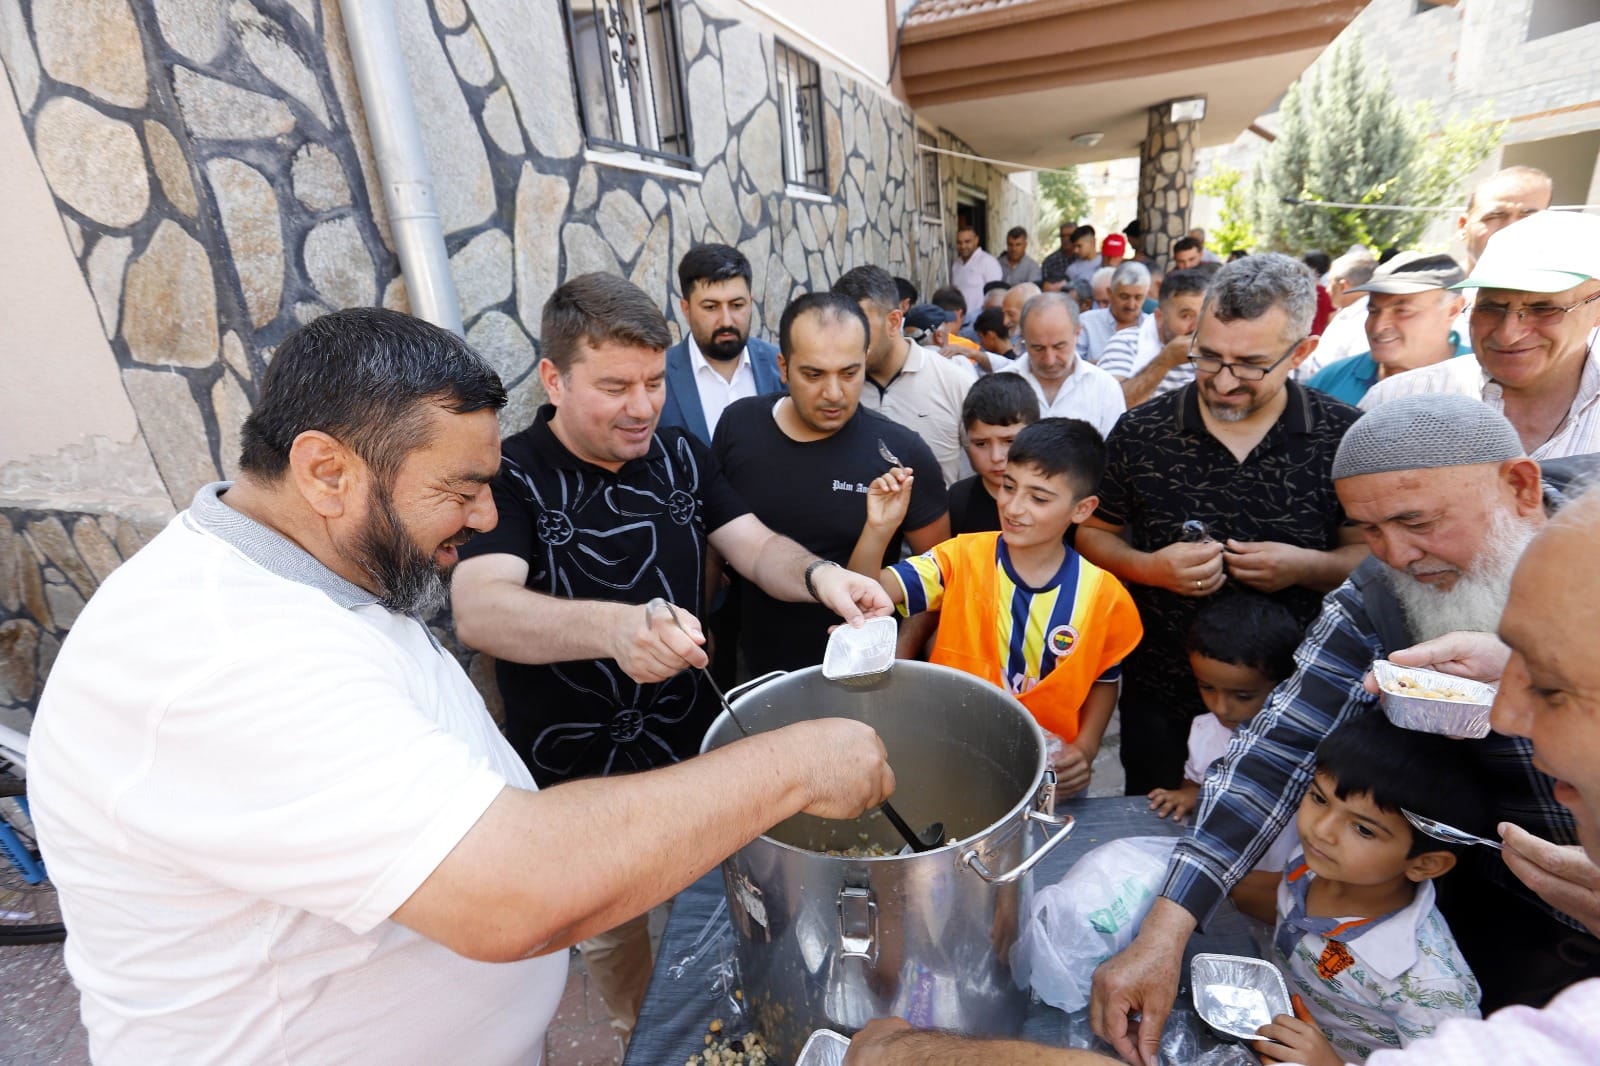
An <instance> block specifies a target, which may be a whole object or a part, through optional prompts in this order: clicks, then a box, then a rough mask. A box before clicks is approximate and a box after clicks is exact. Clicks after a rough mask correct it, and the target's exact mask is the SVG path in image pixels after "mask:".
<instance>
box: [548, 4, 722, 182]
mask: <svg viewBox="0 0 1600 1066" xmlns="http://www.w3.org/2000/svg"><path fill="white" fill-rule="evenodd" d="M562 6H563V7H564V8H565V9H566V17H567V43H568V45H569V46H570V49H571V53H572V70H573V75H574V76H575V78H576V79H577V83H578V109H579V112H580V113H581V114H582V116H583V132H584V136H585V137H586V138H587V139H588V142H589V145H590V146H591V147H594V148H603V149H610V150H612V151H623V152H637V153H639V154H640V155H644V156H650V157H653V158H657V159H662V160H665V161H667V162H669V163H674V164H677V165H679V166H689V165H691V163H692V160H691V153H690V147H689V123H688V119H687V116H686V115H685V112H684V106H683V101H684V93H683V83H684V77H683V57H682V53H681V52H680V50H679V48H678V12H677V4H676V3H675V2H674V0H563V4H562Z"/></svg>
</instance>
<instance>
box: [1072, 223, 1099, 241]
mask: <svg viewBox="0 0 1600 1066" xmlns="http://www.w3.org/2000/svg"><path fill="white" fill-rule="evenodd" d="M1093 236H1094V227H1093V226H1079V227H1078V228H1077V229H1075V230H1073V231H1072V240H1073V243H1074V244H1076V243H1077V242H1078V241H1081V240H1082V239H1083V238H1085V237H1093Z"/></svg>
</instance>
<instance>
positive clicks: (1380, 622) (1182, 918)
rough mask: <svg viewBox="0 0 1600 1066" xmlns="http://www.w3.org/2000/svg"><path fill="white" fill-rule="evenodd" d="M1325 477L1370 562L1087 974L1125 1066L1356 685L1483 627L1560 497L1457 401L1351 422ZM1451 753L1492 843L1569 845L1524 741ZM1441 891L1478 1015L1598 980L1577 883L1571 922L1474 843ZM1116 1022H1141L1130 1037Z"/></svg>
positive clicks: (1597, 947)
mask: <svg viewBox="0 0 1600 1066" xmlns="http://www.w3.org/2000/svg"><path fill="white" fill-rule="evenodd" d="M1333 477H1334V480H1335V482H1336V486H1337V489H1338V493H1339V497H1340V501H1341V502H1342V503H1343V505H1344V508H1345V511H1346V513H1347V514H1348V516H1349V517H1350V519H1351V520H1352V521H1353V522H1354V523H1355V524H1356V525H1357V526H1358V527H1359V528H1360V529H1361V531H1362V533H1363V534H1364V536H1365V538H1366V540H1367V542H1368V544H1369V545H1370V546H1371V548H1372V554H1373V557H1372V559H1370V560H1368V561H1367V562H1366V563H1364V564H1362V565H1361V566H1360V567H1359V568H1357V570H1356V571H1355V572H1354V573H1353V574H1352V575H1351V576H1350V579H1349V580H1348V581H1346V582H1345V583H1344V584H1343V585H1341V586H1340V587H1339V588H1337V589H1335V590H1334V591H1333V592H1331V593H1329V595H1328V596H1327V598H1326V599H1325V600H1324V603H1323V608H1322V613H1321V614H1320V616H1319V617H1318V618H1317V619H1316V621H1314V622H1313V623H1312V625H1311V627H1310V629H1309V630H1308V631H1307V635H1306V639H1305V641H1304V643H1302V644H1301V646H1300V648H1299V650H1298V651H1297V652H1296V655H1295V660H1296V671H1295V673H1294V675H1293V676H1291V677H1290V678H1289V680H1287V681H1285V682H1284V683H1283V684H1281V685H1279V686H1278V688H1277V689H1276V690H1274V692H1273V694H1272V696H1271V698H1270V699H1269V700H1268V702H1267V705H1266V707H1265V708H1264V709H1263V710H1262V711H1261V713H1260V714H1259V715H1257V717H1256V719H1255V720H1254V721H1253V722H1252V723H1251V724H1250V725H1249V726H1247V727H1245V729H1243V730H1241V732H1240V738H1241V740H1242V741H1243V743H1242V744H1236V745H1235V748H1234V750H1232V751H1231V752H1230V753H1229V756H1228V757H1226V758H1225V759H1224V760H1223V762H1222V763H1220V764H1219V768H1218V770H1217V771H1216V772H1214V773H1212V774H1211V775H1210V776H1209V777H1208V779H1207V781H1206V784H1205V788H1204V791H1203V792H1202V794H1201V801H1200V808H1199V810H1198V812H1197V817H1196V825H1195V829H1194V831H1193V833H1191V834H1190V835H1189V836H1188V837H1186V838H1185V839H1184V840H1183V841H1181V842H1180V843H1179V845H1178V847H1177V850H1176V852H1175V854H1174V856H1173V859H1172V862H1171V865H1170V866H1169V867H1168V870H1167V879H1166V883H1165V885H1164V886H1163V888H1162V897H1163V898H1161V899H1159V900H1157V901H1156V904H1155V906H1154V907H1153V908H1152V909H1151V912H1150V915H1149V917H1148V918H1146V920H1145V923H1144V925H1143V927H1142V929H1141V931H1140V933H1139V936H1138V938H1137V939H1136V940H1135V941H1134V943H1133V945H1132V946H1131V947H1129V948H1128V949H1127V950H1126V951H1124V952H1123V953H1121V954H1120V955H1117V956H1114V957H1113V958H1112V959H1110V960H1108V961H1107V962H1106V963H1105V964H1104V965H1103V966H1102V967H1101V968H1100V970H1099V971H1098V972H1097V973H1096V975H1095V984H1094V997H1093V1002H1092V1005H1091V1018H1092V1020H1093V1023H1094V1027H1095V1030H1096V1032H1098V1033H1099V1034H1100V1035H1101V1036H1103V1037H1104V1038H1106V1039H1108V1040H1109V1041H1110V1042H1111V1043H1112V1044H1113V1045H1114V1046H1115V1047H1116V1048H1117V1050H1118V1051H1119V1052H1120V1053H1122V1054H1123V1056H1124V1057H1126V1058H1128V1059H1129V1060H1130V1061H1136V1059H1135V1047H1136V1045H1137V1048H1138V1051H1139V1052H1140V1053H1142V1054H1143V1056H1144V1061H1151V1062H1153V1061H1154V1054H1155V1050H1156V1046H1157V1044H1158V1042H1159V1038H1160V1033H1161V1027H1162V1025H1163V1023H1164V1022H1165V1019H1166V1016H1167V1014H1168V1012H1169V1010H1170V1008H1171V1004H1172V1002H1173V1000H1174V997H1175V996H1176V994H1177V986H1178V971H1179V966H1180V962H1181V959H1182V955H1183V948H1184V944H1185V942H1186V941H1187V940H1188V937H1189V934H1190V932H1192V931H1193V930H1194V929H1195V927H1196V926H1198V925H1200V924H1202V923H1204V922H1205V921H1207V920H1208V919H1209V918H1210V917H1211V915H1212V914H1213V913H1214V912H1215V910H1216V908H1217V906H1218V905H1219V904H1220V903H1221V902H1222V899H1223V897H1224V896H1225V895H1226V894H1227V893H1228V891H1229V890H1230V889H1231V888H1232V887H1233V886H1234V885H1235V884H1237V883H1238V882H1239V880H1240V879H1241V878H1242V877H1243V876H1244V875H1245V874H1246V873H1247V872H1249V870H1250V868H1251V866H1252V865H1253V864H1254V863H1255V862H1256V860H1257V859H1258V858H1259V857H1260V856H1261V854H1262V853H1263V852H1264V851H1265V850H1266V848H1267V846H1268V845H1269V844H1270V843H1271V842H1272V840H1273V839H1274V838H1275V837H1276V836H1277V834H1278V831H1279V830H1280V829H1281V828H1282V827H1283V826H1284V825H1285V824H1286V823H1287V822H1288V820H1289V819H1290V818H1291V817H1293V815H1294V812H1295V809H1296V807H1297V806H1298V805H1299V802H1300V798H1301V796H1302V794H1303V793H1304V792H1305V789H1306V787H1307V785H1308V783H1309V781H1310V779H1311V775H1312V768H1313V765H1314V751H1315V748H1316V745H1317V743H1318V742H1319V741H1320V740H1321V739H1322V738H1323V737H1324V736H1326V735H1327V734H1328V733H1329V732H1331V731H1332V730H1333V728H1334V727H1336V726H1337V725H1338V724H1340V723H1341V722H1343V721H1345V720H1347V719H1349V718H1352V717H1354V716H1357V715H1361V714H1371V713H1375V712H1377V699H1376V697H1375V696H1374V695H1373V694H1372V693H1370V692H1369V691H1368V690H1367V688H1366V687H1365V685H1364V683H1363V681H1364V678H1365V676H1366V673H1367V670H1368V668H1369V666H1370V665H1371V663H1372V661H1373V660H1374V659H1377V658H1383V657H1385V656H1387V657H1390V658H1396V657H1397V656H1398V658H1399V659H1400V660H1401V661H1403V662H1409V663H1411V664H1413V665H1420V664H1422V663H1426V662H1435V661H1437V656H1435V655H1432V654H1431V652H1432V650H1433V648H1434V647H1437V645H1433V646H1432V647H1430V648H1429V649H1418V652H1417V653H1416V654H1415V655H1412V656H1408V654H1407V653H1406V652H1405V651H1404V649H1407V648H1410V647H1412V646H1413V645H1416V644H1418V643H1419V642H1421V641H1434V640H1435V639H1436V638H1440V637H1444V636H1446V635H1447V634H1449V633H1452V632H1459V631H1479V632H1490V633H1492V632H1494V630H1495V628H1496V625H1497V624H1498V621H1499V615H1500V611H1501V609H1502V608H1503V607H1504V604H1505V598H1506V595H1507V592H1508V590H1509V586H1510V575H1511V571H1512V570H1513V569H1514V568H1515V566H1516V562H1517V559H1518V557H1519V556H1520V554H1521V551H1522V549H1523V548H1524V547H1525V546H1526V544H1527V542H1528V541H1529V540H1530V539H1531V538H1532V537H1533V535H1534V534H1535V533H1536V532H1537V531H1538V529H1539V528H1540V527H1541V526H1542V525H1543V523H1544V520H1545V517H1546V512H1547V510H1550V509H1554V507H1556V506H1559V505H1560V503H1561V502H1562V500H1563V497H1562V496H1561V495H1560V492H1559V490H1558V489H1557V488H1556V483H1557V481H1558V478H1557V476H1556V474H1555V472H1554V471H1551V472H1547V474H1546V477H1545V478H1544V479H1543V480H1541V476H1540V470H1539V467H1538V464H1536V463H1534V462H1533V461H1532V460H1529V459H1527V458H1526V457H1525V456H1524V452H1523V448H1522V445H1521V441H1520V440H1519V439H1518V437H1517V434H1516V431H1515V430H1514V429H1513V428H1512V427H1511V424H1510V423H1509V422H1507V421H1506V420H1505V419H1504V418H1503V417H1502V416H1500V415H1499V414H1498V413H1497V412H1494V411H1492V410H1491V409H1489V408H1488V407H1486V406H1485V405H1483V404H1481V403H1479V402H1477V401H1475V400H1472V399H1469V398H1466V397H1455V396H1443V395H1433V396H1420V397H1411V398H1408V399H1405V400H1398V401H1395V402H1393V403H1390V404H1387V405H1385V406H1384V407H1382V408H1379V409H1378V410H1377V411H1374V412H1371V413H1369V414H1367V415H1366V416H1364V417H1363V418H1362V419H1361V420H1360V421H1358V422H1357V423H1356V424H1355V425H1354V426H1353V427H1351V429H1350V431H1349V433H1348V434H1347V435H1346V436H1345V438H1344V440H1343V442H1342V443H1341V445H1340V448H1339V452H1338V456H1337V458H1336V459H1335V462H1334V468H1333ZM1462 743H1465V744H1471V745H1473V746H1474V749H1475V751H1474V754H1475V755H1476V756H1477V758H1478V759H1479V760H1480V761H1481V763H1482V766H1483V770H1484V776H1485V779H1486V780H1488V781H1490V782H1492V787H1493V789H1494V794H1493V796H1492V797H1491V798H1492V800H1493V801H1494V803H1495V806H1496V811H1497V815H1498V817H1499V818H1500V819H1501V820H1502V821H1506V822H1510V823H1513V825H1514V826H1520V827H1522V829H1524V830H1526V831H1527V832H1522V831H1520V830H1517V829H1511V830H1509V831H1507V832H1506V835H1505V837H1504V840H1505V846H1506V847H1507V848H1508V849H1510V850H1511V851H1513V852H1514V853H1521V854H1525V855H1528V856H1529V857H1530V858H1531V859H1532V861H1534V862H1535V863H1536V864H1538V865H1542V866H1545V867H1550V866H1558V865H1559V859H1558V855H1560V853H1562V852H1564V850H1565V849H1564V848H1562V847H1560V845H1573V844H1576V843H1577V835H1576V828H1575V824H1574V821H1573V819H1572V816H1571V814H1570V813H1569V812H1568V811H1567V810H1566V809H1565V808H1563V807H1562V806H1561V805H1560V804H1558V803H1557V802H1556V800H1555V797H1554V795H1553V792H1552V788H1553V782H1552V780H1551V779H1550V778H1549V777H1548V776H1546V775H1545V774H1543V773H1541V772H1539V771H1538V770H1537V769H1535V768H1534V766H1533V765H1532V762H1531V754H1532V752H1531V747H1530V745H1529V744H1528V742H1527V741H1526V740H1524V739H1522V738H1520V737H1506V736H1501V735H1499V734H1494V733H1491V734H1490V735H1489V736H1487V737H1485V738H1483V739H1482V740H1477V741H1462ZM1530 834H1531V836H1530ZM1535 838H1538V839H1535ZM1451 881H1452V882H1453V884H1452V885H1451V886H1450V887H1449V888H1448V889H1447V890H1446V891H1445V892H1443V893H1441V898H1440V908H1441V910H1442V911H1443V912H1444V914H1445V916H1446V918H1447V919H1448V920H1449V921H1450V925H1451V929H1452V930H1453V931H1454V932H1455V933H1456V935H1457V939H1458V942H1459V943H1460V945H1461V948H1462V951H1463V952H1464V953H1465V954H1466V956H1467V960H1468V962H1470V963H1471V964H1472V967H1473V970H1474V972H1475V973H1476V974H1477V975H1478V976H1479V979H1480V980H1481V981H1482V983H1483V988H1484V1003H1483V1008H1484V1012H1485V1013H1486V1014H1487V1013H1488V1012H1489V1011H1491V1010H1493V1009H1494V1008H1496V1007H1498V1006H1501V1005H1504V1004H1507V1003H1513V1002H1528V1003H1534V1004H1542V1003H1543V1002H1545V1001H1546V1000H1547V999H1548V998H1549V997H1550V996H1551V995H1553V994H1554V993H1555V992H1557V991H1559V990H1560V989H1561V988H1564V987H1566V986H1567V985H1569V984H1571V983H1573V982H1574V981H1577V980H1580V979H1582V978H1584V977H1590V976H1597V975H1600V941H1597V940H1596V938H1595V937H1594V936H1593V935H1591V933H1590V932H1588V931H1585V926H1587V929H1588V930H1594V929H1600V899H1597V898H1596V894H1595V892H1594V886H1587V888H1586V889H1585V890H1584V891H1581V892H1577V893H1575V894H1574V897H1573V898H1580V899H1582V900H1583V902H1584V906H1582V907H1573V906H1572V904H1571V903H1570V902H1568V903H1566V905H1567V907H1568V909H1569V910H1572V911H1582V913H1562V911H1560V910H1558V909H1556V908H1555V907H1554V906H1552V905H1551V904H1550V903H1548V902H1546V900H1544V899H1542V898H1540V896H1539V895H1536V894H1535V893H1534V892H1533V891H1532V890H1530V889H1529V888H1528V887H1527V886H1525V885H1523V884H1521V883H1520V882H1519V881H1518V880H1517V879H1516V878H1515V877H1514V876H1513V875H1512V873H1511V871H1510V870H1509V869H1508V867H1507V866H1506V865H1505V863H1504V862H1502V861H1501V858H1500V856H1499V854H1498V853H1494V852H1491V851H1489V850H1488V849H1477V850H1476V851H1475V852H1474V854H1472V855H1471V856H1470V857H1469V861H1464V862H1463V863H1462V864H1461V867H1460V868H1459V870H1458V872H1457V873H1456V875H1455V876H1454V877H1453V878H1452V879H1451ZM1441 887H1442V886H1441ZM1447 897H1448V898H1447ZM1575 919H1576V920H1575ZM1134 1012H1141V1013H1142V1018H1141V1019H1140V1021H1139V1023H1138V1026H1137V1029H1136V1031H1135V1030H1132V1029H1131V1028H1130V1024H1129V1017H1128V1016H1129V1014H1131V1013H1134Z"/></svg>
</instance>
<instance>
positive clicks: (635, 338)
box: [539, 273, 672, 377]
mask: <svg viewBox="0 0 1600 1066" xmlns="http://www.w3.org/2000/svg"><path fill="white" fill-rule="evenodd" d="M539 331H540V332H539V342H540V344H541V345H543V347H544V357H545V358H546V359H548V360H550V363H551V365H552V366H554V367H555V368H556V369H557V370H558V371H560V372H561V374H562V376H563V377H564V376H566V375H567V374H569V373H571V371H572V365H573V364H574V363H576V362H577V361H578V360H579V359H580V358H582V356H583V350H582V348H581V347H579V344H580V342H587V343H588V344H589V346H590V347H596V346H598V345H601V344H604V343H606V342H608V341H610V342H614V343H619V344H629V345H633V346H635V347H639V348H656V349H659V350H661V351H665V350H666V349H667V347H668V346H669V345H670V344H672V334H671V333H669V332H667V319H666V316H665V315H663V314H662V313H661V308H659V307H657V306H656V305H655V303H654V301H652V300H651V299H650V297H648V296H646V295H645V294H644V292H643V291H642V290H641V289H640V288H639V287H638V286H637V285H634V284H633V283H632V282H630V281H629V280H628V279H627V278H622V277H618V276H617V275H615V274H602V273H595V274H579V275H578V276H577V277H575V278H572V279H570V280H569V281H568V282H567V283H566V284H565V285H562V286H561V288H559V289H557V290H556V291H555V292H553V293H551V294H550V299H548V300H546V301H545V304H544V314H543V315H541V316H540V320H539Z"/></svg>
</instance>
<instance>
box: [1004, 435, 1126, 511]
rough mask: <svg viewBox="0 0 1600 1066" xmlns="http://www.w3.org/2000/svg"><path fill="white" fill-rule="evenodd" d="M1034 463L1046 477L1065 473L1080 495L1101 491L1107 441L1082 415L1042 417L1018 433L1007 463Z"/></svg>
mask: <svg viewBox="0 0 1600 1066" xmlns="http://www.w3.org/2000/svg"><path fill="white" fill-rule="evenodd" d="M1012 463H1016V464H1017V465H1019V466H1031V467H1035V468H1036V469H1038V470H1039V472H1040V473H1042V474H1044V475H1045V477H1065V478H1066V479H1067V480H1068V481H1069V482H1071V483H1072V486H1073V489H1074V490H1075V495H1076V497H1077V498H1078V499H1080V500H1081V499H1083V498H1084V497H1085V496H1093V495H1094V494H1095V493H1096V492H1099V491H1100V479H1101V478H1102V477H1104V476H1105V472H1106V441H1105V438H1104V437H1102V436H1101V435H1100V431H1099V430H1098V429H1095V428H1094V427H1093V426H1091V425H1090V424H1089V423H1087V422H1085V421H1084V420H1083V419H1081V418H1041V419H1040V420H1039V421H1037V422H1035V423H1034V424H1033V425H1031V426H1029V427H1028V428H1026V429H1024V430H1023V431H1022V432H1021V433H1018V434H1017V439H1016V440H1014V441H1012V442H1011V450H1010V451H1009V452H1007V453H1006V464H1007V465H1008V466H1009V465H1010V464H1012Z"/></svg>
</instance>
